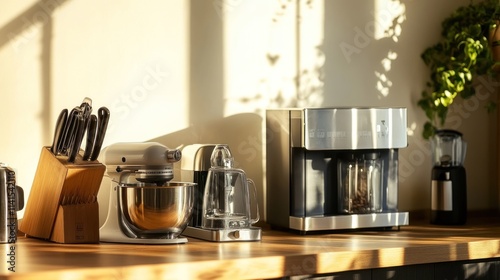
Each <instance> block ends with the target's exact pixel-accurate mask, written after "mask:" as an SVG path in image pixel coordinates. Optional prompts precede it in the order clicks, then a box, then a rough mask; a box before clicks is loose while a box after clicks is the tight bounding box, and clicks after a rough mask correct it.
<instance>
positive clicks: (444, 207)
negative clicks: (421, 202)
mask: <svg viewBox="0 0 500 280" xmlns="http://www.w3.org/2000/svg"><path fill="white" fill-rule="evenodd" d="M431 198H432V199H431V210H441V211H453V187H452V183H451V181H438V180H432V183H431Z"/></svg>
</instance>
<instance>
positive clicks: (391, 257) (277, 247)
mask: <svg viewBox="0 0 500 280" xmlns="http://www.w3.org/2000/svg"><path fill="white" fill-rule="evenodd" d="M12 246H14V247H15V248H14V252H15V263H14V265H15V270H16V272H11V271H9V270H8V266H9V265H10V264H9V263H8V260H9V259H8V258H9V257H8V254H9V252H10V253H12V248H11V247H12ZM2 248H3V251H2V252H1V254H2V256H3V258H5V260H6V261H4V260H3V259H2V257H0V261H1V262H2V263H4V264H6V265H7V267H5V269H4V270H3V271H2V272H1V274H0V279H246V278H254V279H255V278H257V279H263V278H277V277H283V276H287V275H311V274H323V273H333V272H341V271H351V270H359V269H371V268H383V267H393V266H403V265H413V264H426V263H436V262H447V261H456V260H477V259H487V258H498V257H500V220H499V219H498V218H493V219H492V218H489V219H482V220H478V219H476V220H474V221H470V222H469V224H468V225H466V226H454V227H452V226H434V225H430V224H427V223H425V222H422V223H420V224H418V223H414V224H412V225H410V226H404V227H401V228H400V230H392V231H375V230H368V231H356V232H345V231H344V232H333V233H321V234H308V235H305V236H304V235H299V234H297V233H291V232H285V231H275V230H271V229H268V228H264V231H263V234H262V240H261V241H257V242H229V243H216V242H207V241H201V240H197V239H191V238H190V239H189V242H188V243H186V244H177V245H131V244H112V243H101V244H57V243H52V242H47V241H42V240H38V239H33V238H26V237H23V236H21V237H19V239H18V241H17V243H16V244H4V246H3V247H2Z"/></svg>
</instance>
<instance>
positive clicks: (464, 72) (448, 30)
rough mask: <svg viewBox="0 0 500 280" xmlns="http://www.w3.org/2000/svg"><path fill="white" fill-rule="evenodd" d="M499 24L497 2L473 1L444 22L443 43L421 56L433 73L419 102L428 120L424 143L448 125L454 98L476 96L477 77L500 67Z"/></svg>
mask: <svg viewBox="0 0 500 280" xmlns="http://www.w3.org/2000/svg"><path fill="white" fill-rule="evenodd" d="M499 20H500V3H499V1H498V0H484V1H482V2H479V3H473V2H472V1H471V3H470V4H469V5H468V6H463V7H460V8H458V9H457V10H456V11H455V12H454V13H453V14H452V15H450V16H449V17H448V18H446V19H445V20H444V21H443V22H442V32H441V35H442V36H441V41H440V42H438V43H437V44H435V45H433V46H431V47H429V48H427V49H426V50H425V51H424V52H423V53H422V55H421V57H422V59H423V61H424V62H425V64H426V65H427V66H428V67H429V69H430V70H431V73H430V80H429V81H428V83H427V89H426V90H424V91H423V92H422V96H421V98H420V100H419V101H418V106H419V107H420V108H422V109H423V110H424V112H425V114H426V116H427V118H428V120H427V122H426V123H425V124H424V129H423V133H422V134H423V137H424V138H425V139H429V138H430V137H431V136H432V135H434V131H435V130H436V129H438V128H440V127H441V126H443V125H444V124H445V121H446V116H447V113H448V108H449V106H450V105H451V104H452V103H453V100H454V99H455V98H457V97H461V98H469V97H471V96H473V95H474V94H475V89H474V84H473V79H474V77H475V76H478V75H493V74H494V73H495V71H494V68H495V67H496V66H497V64H498V63H497V62H496V61H495V59H494V57H493V53H494V52H493V48H495V49H497V48H500V46H499V45H500V44H499V42H500V41H498V39H495V36H494V35H495V34H496V31H497V28H498V22H499ZM499 33H500V32H499ZM494 107H495V104H494V103H493V102H490V103H489V104H488V105H487V108H488V109H489V110H492V109H494Z"/></svg>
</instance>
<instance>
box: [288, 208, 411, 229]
mask: <svg viewBox="0 0 500 280" xmlns="http://www.w3.org/2000/svg"><path fill="white" fill-rule="evenodd" d="M289 221H290V228H291V229H295V230H300V231H304V232H305V231H316V230H340V229H363V228H386V227H396V226H404V225H408V224H409V213H408V212H391V213H372V214H353V215H339V216H313V217H293V216H291V217H290V220H289Z"/></svg>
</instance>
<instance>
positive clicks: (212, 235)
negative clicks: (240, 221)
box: [182, 226, 262, 242]
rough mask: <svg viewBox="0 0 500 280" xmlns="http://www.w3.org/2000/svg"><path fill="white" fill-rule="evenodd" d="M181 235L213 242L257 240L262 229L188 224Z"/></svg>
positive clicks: (260, 235)
mask: <svg viewBox="0 0 500 280" xmlns="http://www.w3.org/2000/svg"><path fill="white" fill-rule="evenodd" d="M182 235H183V236H186V237H193V238H197V239H202V240H206V241H215V242H230V241H259V240H261V237H262V230H261V228H259V227H248V228H239V229H204V228H200V227H192V226H188V227H186V229H185V230H184V231H183V232H182Z"/></svg>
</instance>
